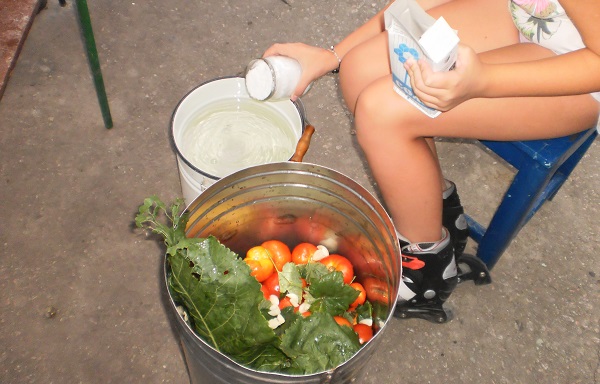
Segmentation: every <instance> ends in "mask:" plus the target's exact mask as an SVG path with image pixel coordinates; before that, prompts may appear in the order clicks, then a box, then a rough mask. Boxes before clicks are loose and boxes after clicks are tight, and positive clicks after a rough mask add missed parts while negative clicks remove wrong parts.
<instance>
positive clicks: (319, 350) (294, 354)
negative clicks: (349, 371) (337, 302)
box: [281, 313, 360, 374]
mask: <svg viewBox="0 0 600 384" xmlns="http://www.w3.org/2000/svg"><path fill="white" fill-rule="evenodd" d="M281 349H282V350H283V351H284V352H285V353H286V354H287V355H288V356H290V357H291V358H292V366H291V367H290V368H289V371H290V372H294V373H297V374H312V373H316V372H321V371H325V370H328V369H331V368H334V367H337V366H338V365H340V364H342V363H344V362H345V361H346V360H348V359H350V358H351V357H352V356H354V354H355V353H356V352H357V351H358V350H359V349H360V343H359V341H358V336H357V335H356V333H354V331H353V330H352V328H350V327H341V326H339V325H338V324H337V323H336V322H335V320H334V319H333V317H332V316H331V315H329V314H326V313H313V314H312V315H310V316H308V317H306V318H300V319H298V320H296V321H295V322H294V324H292V325H291V326H290V327H289V328H288V330H287V331H286V332H285V333H284V335H283V339H282V343H281Z"/></svg>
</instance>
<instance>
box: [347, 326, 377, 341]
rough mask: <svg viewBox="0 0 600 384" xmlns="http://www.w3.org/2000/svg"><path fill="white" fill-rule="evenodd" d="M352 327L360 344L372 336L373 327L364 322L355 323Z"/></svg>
mask: <svg viewBox="0 0 600 384" xmlns="http://www.w3.org/2000/svg"><path fill="white" fill-rule="evenodd" d="M352 328H353V329H354V332H356V334H357V335H358V341H359V342H360V343H361V344H364V343H366V342H367V341H369V340H371V338H372V337H373V328H371V327H369V326H368V325H366V324H356V325H355V326H354V327H352Z"/></svg>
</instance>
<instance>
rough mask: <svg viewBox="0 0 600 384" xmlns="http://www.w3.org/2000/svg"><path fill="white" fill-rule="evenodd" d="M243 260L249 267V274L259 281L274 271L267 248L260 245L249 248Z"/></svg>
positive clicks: (265, 278)
mask: <svg viewBox="0 0 600 384" xmlns="http://www.w3.org/2000/svg"><path fill="white" fill-rule="evenodd" d="M244 261H245V262H246V264H248V266H249V267H250V274H251V275H252V276H254V277H255V278H256V280H258V282H259V283H262V282H263V281H265V280H267V279H268V278H269V276H271V275H272V274H273V272H275V266H273V262H272V261H271V254H270V253H269V250H268V249H266V248H265V247H261V246H260V245H258V246H256V247H252V248H250V249H249V250H248V252H246V258H245V259H244Z"/></svg>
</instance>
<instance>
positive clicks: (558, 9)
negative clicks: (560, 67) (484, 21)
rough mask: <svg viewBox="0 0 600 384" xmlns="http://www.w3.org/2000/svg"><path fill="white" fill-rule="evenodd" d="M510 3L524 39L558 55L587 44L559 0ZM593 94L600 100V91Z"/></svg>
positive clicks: (519, 0) (526, 0)
mask: <svg viewBox="0 0 600 384" xmlns="http://www.w3.org/2000/svg"><path fill="white" fill-rule="evenodd" d="M508 3H509V5H508V7H509V10H510V13H511V15H512V18H513V21H514V23H515V25H516V26H517V29H518V30H519V32H520V34H521V41H522V42H532V43H535V44H539V45H541V46H542V47H545V48H548V49H550V50H551V51H553V52H554V53H556V54H558V55H560V54H563V53H567V52H572V51H575V50H578V49H581V48H584V47H585V45H584V44H583V40H582V39H581V35H580V34H579V31H578V30H577V28H575V25H574V24H573V22H572V21H571V19H569V16H567V14H566V12H565V10H564V9H563V7H562V6H561V5H560V3H559V2H558V0H509V2H508ZM592 96H593V97H594V98H595V99H596V100H598V101H600V92H595V93H592Z"/></svg>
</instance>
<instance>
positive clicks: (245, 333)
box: [168, 237, 278, 361]
mask: <svg viewBox="0 0 600 384" xmlns="http://www.w3.org/2000/svg"><path fill="white" fill-rule="evenodd" d="M172 248H173V249H172V250H171V251H172V252H174V253H171V255H172V256H170V257H169V258H168V260H169V264H170V266H171V274H170V278H169V283H170V287H171V290H172V291H173V292H175V294H176V296H177V297H178V298H180V299H181V300H182V301H183V304H184V305H185V306H186V308H187V309H188V311H189V314H190V316H191V318H192V322H193V324H194V329H195V331H196V332H197V333H198V335H200V337H202V338H203V339H204V340H206V341H207V342H208V343H209V344H211V345H212V346H213V347H214V348H215V349H216V350H218V351H220V352H222V353H225V354H227V355H228V356H230V357H231V358H233V359H234V360H237V359H241V360H243V361H255V360H257V359H259V358H260V357H261V356H262V354H265V356H262V358H263V359H266V360H269V359H268V357H267V356H270V355H272V354H273V351H272V348H271V347H270V346H269V345H272V346H275V347H276V346H277V345H278V339H277V336H276V335H275V333H274V332H273V330H272V329H271V328H269V326H268V323H267V321H266V319H265V318H264V316H263V315H262V314H261V312H260V309H259V304H260V303H261V302H262V301H264V297H263V295H262V292H261V291H260V283H258V281H256V279H255V278H254V277H252V276H250V270H249V268H248V266H247V265H246V263H244V262H243V261H242V260H240V259H238V257H237V255H236V254H235V253H233V252H231V251H230V250H229V249H227V248H226V247H225V246H223V245H221V244H220V243H219V242H218V240H217V239H216V238H214V237H209V238H206V239H186V240H185V241H180V242H179V243H178V244H177V245H176V246H174V247H172ZM252 355H253V356H252ZM269 361H270V360H269Z"/></svg>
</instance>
